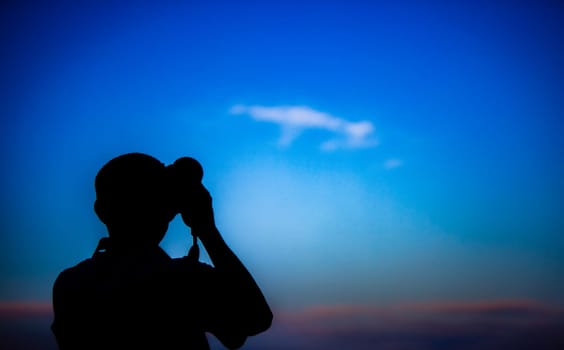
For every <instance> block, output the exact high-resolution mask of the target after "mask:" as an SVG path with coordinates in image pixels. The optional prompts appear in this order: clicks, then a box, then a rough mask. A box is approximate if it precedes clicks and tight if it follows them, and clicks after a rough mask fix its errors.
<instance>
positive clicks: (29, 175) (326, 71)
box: [0, 1, 564, 349]
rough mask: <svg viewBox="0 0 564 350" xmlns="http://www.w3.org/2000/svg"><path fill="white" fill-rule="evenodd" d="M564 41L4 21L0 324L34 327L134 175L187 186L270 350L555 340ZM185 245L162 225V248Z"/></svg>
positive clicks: (411, 16)
mask: <svg viewBox="0 0 564 350" xmlns="http://www.w3.org/2000/svg"><path fill="white" fill-rule="evenodd" d="M562 23H564V7H563V6H562V4H561V3H559V2H558V1H531V2H523V1H521V2H519V1H510V2H509V1H508V2H502V1H497V2H496V1H487V2H486V1H456V2H452V1H444V2H443V1H428V2H421V1H393V2H385V1H381V2H380V1H372V2H369V1H324V2H321V1H319V2H316V1H283V2H270V1H237V2H235V1H233V2H229V1H225V2H219V1H191V2H189V1H186V2H180V1H179V2H168V1H159V2H158V3H157V2H153V3H148V2H138V1H136V2H130V3H129V2H122V3H119V4H115V3H112V4H107V5H100V4H97V5H94V3H93V2H81V4H63V3H50V4H46V5H37V4H26V3H25V2H22V3H18V4H17V5H16V4H13V5H5V4H4V5H2V7H1V10H0V40H1V46H0V50H1V52H0V62H1V64H0V76H1V77H2V78H1V79H0V92H1V93H0V108H1V110H0V113H1V121H0V123H1V124H0V147H1V148H0V150H1V153H0V157H1V158H0V159H1V164H2V165H3V166H2V175H1V180H2V181H1V183H0V222H1V232H0V246H1V247H3V253H2V254H1V256H0V278H1V284H0V313H2V314H3V315H4V316H3V317H4V319H10V317H12V316H13V317H15V316H14V315H16V316H18V315H19V316H18V317H20V316H21V315H22V314H26V315H27V314H29V313H33V312H39V313H40V314H41V315H43V316H42V317H44V320H45V317H46V318H47V319H48V317H49V312H50V311H49V303H50V297H51V287H52V283H53V281H54V279H55V278H56V276H57V274H58V273H59V272H60V271H61V270H63V269H64V268H67V267H70V266H72V265H75V264H76V263H78V262H80V261H81V260H83V259H85V258H87V257H89V256H90V255H91V254H92V252H93V250H94V248H95V247H96V244H97V241H98V240H99V239H100V238H101V237H103V236H104V235H105V234H106V232H105V227H104V226H103V225H102V224H101V223H100V222H99V221H98V219H97V217H96V215H95V213H94V211H93V202H94V198H95V195H94V186H93V184H94V177H95V175H96V172H97V171H98V169H99V168H100V167H101V166H102V165H103V164H104V163H105V162H106V161H108V160H109V159H111V158H113V157H115V156H117V155H119V154H122V153H127V152H144V153H148V154H151V155H153V156H155V157H157V158H159V159H160V160H161V161H162V162H164V163H166V164H170V163H172V162H173V161H174V160H175V159H176V158H178V157H181V156H192V157H195V158H197V159H198V160H200V162H201V163H202V164H203V166H204V170H205V174H204V179H203V182H204V184H205V185H206V186H207V188H208V189H209V190H210V192H211V194H212V196H213V198H214V208H215V211H216V220H217V224H218V227H219V229H220V231H221V232H222V234H223V235H224V237H225V240H226V241H227V243H228V244H229V245H230V246H231V248H232V249H233V250H234V251H235V252H236V254H238V256H239V257H240V258H241V260H242V261H243V262H244V263H245V264H246V265H247V267H248V268H249V270H250V271H251V273H252V274H253V275H254V276H255V278H256V280H257V282H258V283H259V285H260V286H261V287H262V289H263V291H264V293H265V295H266V297H267V299H268V300H269V302H270V303H271V306H272V307H273V309H275V310H276V311H277V312H278V313H277V315H278V316H279V317H277V319H276V320H275V328H276V329H275V330H274V331H273V332H272V333H271V334H274V335H268V336H266V335H265V337H267V338H265V339H271V340H272V343H271V345H272V344H275V343H276V341H275V340H276V336H277V334H286V333H284V332H291V331H292V329H293V330H299V332H304V331H305V330H307V331H308V332H310V333H308V334H310V335H311V334H315V335H316V337H318V338H315V337H314V338H308V339H310V340H308V341H304V340H303V339H302V338H299V337H298V336H296V337H294V338H291V339H294V340H292V341H295V343H292V344H291V345H290V340H288V339H290V338H289V337H287V336H284V337H283V339H285V340H284V341H286V343H285V346H284V347H282V348H286V349H292V348H295V349H298V348H300V349H302V348H310V349H313V348H316V346H317V347H318V348H327V346H328V344H339V342H334V341H331V342H329V340H328V339H333V338H331V337H330V336H329V334H330V335H332V336H334V335H335V334H336V333H335V330H334V327H336V326H337V325H338V326H339V327H338V328H339V329H340V330H341V333H339V334H341V335H342V334H344V333H346V334H352V333H354V332H359V331H360V330H362V331H363V332H364V333H362V334H363V336H365V337H364V338H362V339H364V340H363V341H364V342H360V341H359V343H358V344H357V345H358V346H356V348H358V349H362V348H363V347H362V346H364V345H366V344H371V345H370V346H368V345H366V346H368V347H367V348H371V347H372V345H374V344H375V343H374V342H375V341H376V340H374V339H373V337H372V338H371V337H370V336H366V335H367V334H368V335H373V334H375V333H378V332H380V333H378V334H382V333H381V332H384V333H385V332H388V331H389V329H388V328H386V327H388V325H389V323H387V322H384V321H382V320H388V318H386V317H389V315H395V316H394V320H396V321H397V320H398V319H399V320H400V321H398V322H399V323H398V324H401V326H398V329H402V330H404V328H402V327H407V326H406V325H409V327H410V328H409V329H410V330H412V329H419V328H417V327H419V323H417V322H419V321H420V320H421V319H425V317H433V318H434V319H437V315H443V314H445V313H446V314H448V315H452V314H453V313H454V314H457V313H462V314H464V315H468V314H471V315H478V316H479V317H482V316H483V315H482V312H485V314H487V315H490V314H491V311H492V310H494V311H496V310H497V311H499V310H500V308H501V310H502V311H515V310H517V311H519V312H522V311H523V310H525V311H526V312H525V314H526V315H527V317H529V316H530V315H531V314H530V313H529V311H531V310H533V311H534V312H533V311H531V312H532V314H534V315H535V317H537V316H538V315H543V316H542V317H545V316H546V315H549V316H550V317H548V316H546V317H548V318H549V319H550V320H553V319H557V320H558V322H561V323H559V324H564V323H562V322H563V321H562V320H563V319H564V317H563V315H564V312H563V311H562V310H563V309H562V308H563V307H564V278H563V277H562V276H564V215H563V214H564V211H563V207H564V206H563V203H562V198H564V152H563V151H564V138H563V137H562V135H563V131H564V118H563V117H564V84H563V81H564V65H563V64H562V63H563V62H564V26H563V24H562ZM190 243H191V240H190V236H189V230H188V229H187V228H186V227H184V226H183V224H182V222H181V220H180V219H179V218H177V219H175V221H173V223H172V224H171V226H170V230H169V234H168V235H167V237H166V238H165V239H164V241H163V242H162V247H163V248H164V249H165V250H166V251H167V252H168V253H169V254H170V255H171V256H174V257H178V256H182V255H183V254H184V253H185V252H186V251H187V249H188V248H189V245H190ZM203 259H204V260H205V259H207V257H206V256H204V257H203ZM406 305H407V306H406ZM22 310H24V311H22ZM25 310H27V311H25ZM30 310H31V311H30ZM453 310H455V311H453ZM519 312H517V314H518V315H521V313H519ZM494 313H495V312H494ZM509 313H510V312H509ZM398 315H400V316H401V317H400V316H398ZM496 315H497V314H496ZM6 317H8V318H6ZM13 317H12V319H13ZM449 317H450V316H449ZM539 317H540V316H539ZM333 318H336V319H337V320H335V319H333ZM367 319H368V320H374V322H375V323H372V322H369V324H366V320H367ZM439 319H441V320H442V318H440V317H439ZM470 319H472V322H470V323H472V324H471V325H468V327H466V325H464V326H463V327H462V326H461V329H464V330H466V329H470V328H471V329H473V328H472V327H473V325H474V323H473V322H474V321H476V319H474V318H472V317H470ZM414 320H416V321H417V322H415V321H414ZM478 320H480V322H477V321H476V322H475V323H476V324H482V325H483V324H484V322H482V319H478ZM488 320H489V319H488ZM527 320H529V318H527ZM543 320H545V321H546V319H545V318H543ZM2 322H7V323H0V324H2V325H3V328H2V327H0V328H2V329H0V333H1V334H4V335H5V334H8V333H10V334H15V333H13V332H12V331H8V330H7V329H8V328H6V324H8V323H9V324H11V326H10V327H15V326H14V323H10V322H8V321H2ZM496 322H497V321H496ZM531 322H532V321H531ZM551 322H552V321H551ZM376 323H377V324H376ZM422 323H424V322H422ZM502 323H503V322H502ZM549 323H550V322H549ZM16 324H17V323H16ZM391 324H395V323H393V322H392V323H391ZM445 324H450V323H449V322H447V321H445ZM503 324H505V323H503ZM528 324H529V323H527V325H528ZM550 324H552V323H550ZM305 325H307V326H305ZM312 325H316V326H315V327H317V328H315V327H313V326H312ZM341 326H342V327H341ZM292 327H294V328H292ZM310 328H311V329H310ZM384 328H385V331H383V329H384ZM10 329H11V328H10ZM22 329H23V328H22ZM343 329H346V330H343ZM527 329H531V328H530V327H529V328H527ZM482 331H484V330H483V329H482ZM277 332H278V333H277ZM343 332H344V333H343ZM347 332H349V333H347ZM350 332H352V333H350ZM406 332H407V331H406ZM453 332H454V331H453ZM539 332H540V333H539V334H543V335H546V334H545V333H542V332H549V333H550V331H547V330H546V329H542V331H539ZM16 333H17V332H16ZM337 333H338V332H337ZM392 333H393V332H392ZM404 333H405V332H404ZM404 333H402V334H404ZM454 333H456V332H454ZM516 333H519V332H516ZM537 333H538V332H537ZM537 333H535V334H537ZM292 334H294V335H295V334H297V333H295V332H294V333H292ZM300 334H302V333H300ZM354 334H355V336H356V335H358V333H354ZM386 334H388V333H386ZM393 334H396V333H393ZM433 334H434V333H433ZM456 334H458V333H456ZM465 334H466V333H465ZM473 334H474V333H473ZM301 336H303V334H302V335H300V337H301ZM268 337H270V338H268ZM390 337H392V338H393V336H390ZM258 338H260V337H258ZM298 338H299V339H302V340H296V339H298ZM360 338H361V337H357V338H356V339H360ZM273 339H274V340H273ZM311 339H314V340H315V339H318V340H319V341H317V340H315V341H314V340H311ZM320 339H321V340H320ZM323 339H324V340H323ZM340 339H341V340H342V339H348V338H346V337H345V338H340ZM378 339H380V338H378ZM386 339H388V338H386ZM394 339H395V338H394ZM464 339H466V338H464ZM512 339H513V338H512ZM544 339H546V337H544ZM548 339H551V338H550V337H549V338H548ZM513 340H514V339H513ZM513 340H512V341H513ZM14 341H15V340H14ZM323 341H325V342H327V343H323ZM342 341H345V340H342ZM413 341H414V342H415V343H417V341H421V342H423V341H430V342H431V343H432V344H435V341H436V339H435V338H432V339H431V340H429V339H427V338H425V339H424V340H421V339H419V338H417V339H415V340H413ZM560 341H562V339H561V338H560ZM415 343H413V344H415ZM516 343H518V342H516ZM320 344H322V345H320ZM323 344H324V345H323ZM386 344H387V343H386ZM394 344H395V343H394ZM402 344H403V343H402ZM421 344H423V343H421ZM440 344H443V343H440ZM496 344H497V343H496ZM504 344H505V343H504ZM387 345H389V344H387ZM395 345H397V344H395ZM404 345H405V344H404ZM411 345H412V343H409V344H407V345H405V346H406V347H405V348H406V349H407V348H410V347H409V346H411ZM537 345H538V344H537ZM251 346H252V344H251ZM389 346H392V345H389ZM271 348H272V347H271ZM395 348H396V349H403V348H402V347H401V346H400V345H397V346H396V347H395ZM415 348H417V347H415ZM435 348H439V347H435Z"/></svg>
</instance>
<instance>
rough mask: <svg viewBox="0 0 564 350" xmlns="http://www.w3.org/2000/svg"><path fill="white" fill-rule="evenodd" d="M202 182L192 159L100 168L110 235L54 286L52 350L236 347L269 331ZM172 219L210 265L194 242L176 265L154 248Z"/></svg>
mask: <svg viewBox="0 0 564 350" xmlns="http://www.w3.org/2000/svg"><path fill="white" fill-rule="evenodd" d="M190 161H191V162H190ZM202 174H203V172H202V170H201V167H200V166H199V163H197V162H196V161H195V160H192V159H187V158H184V159H181V160H177V161H176V162H175V163H174V164H173V165H171V166H165V165H164V164H162V163H161V162H160V161H159V160H157V159H155V158H153V157H151V156H148V155H146V154H141V153H128V154H124V155H121V156H118V157H116V158H114V159H112V160H110V161H109V162H108V163H107V164H105V165H104V166H103V167H102V169H100V171H99V172H98V174H97V176H96V180H95V189H96V201H95V203H94V209H95V211H96V214H97V215H98V217H99V218H100V220H101V221H102V222H103V223H104V224H105V225H106V227H107V230H108V236H109V237H105V238H102V240H100V243H99V244H98V248H97V249H96V252H95V253H94V255H93V256H92V257H91V258H89V259H86V260H84V261H82V262H80V263H79V264H78V265H76V266H74V267H71V268H68V269H66V270H64V271H63V272H61V273H60V274H59V276H58V278H57V280H56V281H55V283H54V286H53V308H54V313H55V316H54V321H53V324H52V330H53V333H54V334H55V337H56V339H57V343H58V344H59V348H60V349H62V350H66V349H209V345H208V342H207V338H206V335H205V332H209V333H211V334H213V335H214V336H215V337H217V338H218V339H219V340H220V341H221V343H222V344H223V345H225V346H226V347H227V348H231V349H235V348H239V347H241V346H242V345H243V344H244V342H245V340H246V338H247V337H248V336H252V335H256V334H258V333H261V332H263V331H265V330H267V329H268V328H269V327H270V324H271V321H272V312H271V310H270V308H269V306H268V304H267V302H266V300H265V298H264V296H263V294H262V292H261V291H260V289H259V287H258V286H257V285H256V283H255V281H254V279H253V278H252V276H251V275H250V274H249V272H248V271H247V269H246V268H245V267H244V266H243V264H242V263H241V261H240V260H239V259H238V258H237V256H235V254H234V253H233V252H232V251H231V249H230V248H229V247H228V246H227V245H226V243H225V242H224V240H223V238H222V237H221V234H220V233H219V231H218V229H217V227H216V225H215V221H214V215H213V208H212V199H211V196H210V194H209V192H208V191H207V190H206V188H205V187H204V186H203V185H202V183H201V181H200V180H201V176H202ZM178 213H180V214H181V215H182V219H183V220H184V222H185V223H186V224H187V225H188V226H189V227H190V228H191V231H192V235H194V243H196V237H197V238H198V239H199V240H200V241H201V242H202V243H203V245H204V247H205V249H206V250H207V252H208V255H209V257H210V259H211V261H212V264H213V267H212V266H210V265H207V264H204V263H201V262H199V261H198V251H197V244H195V245H194V246H193V247H192V248H191V250H190V253H189V254H188V255H187V256H185V257H182V258H176V259H173V258H171V257H169V256H168V255H167V254H166V253H165V252H164V251H163V250H162V249H161V248H160V247H159V243H160V241H161V240H162V238H163V237H164V235H165V233H166V231H167V229H168V224H169V222H170V221H171V220H172V219H173V218H174V217H175V215H176V214H178Z"/></svg>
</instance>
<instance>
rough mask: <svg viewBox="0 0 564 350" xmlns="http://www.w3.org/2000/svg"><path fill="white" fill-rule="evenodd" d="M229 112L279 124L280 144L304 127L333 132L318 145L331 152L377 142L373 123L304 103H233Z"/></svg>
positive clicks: (289, 139)
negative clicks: (257, 104)
mask: <svg viewBox="0 0 564 350" xmlns="http://www.w3.org/2000/svg"><path fill="white" fill-rule="evenodd" d="M229 112H230V113H231V114H235V115H242V114H247V115H249V116H250V117H251V118H253V119H254V120H257V121H265V122H271V123H275V124H278V125H279V126H280V127H281V129H282V134H281V136H280V139H279V141H278V142H279V144H280V145H281V146H289V145H290V144H291V143H292V142H293V141H294V140H295V139H296V138H297V137H298V136H299V135H300V134H301V132H302V131H304V130H306V129H321V130H326V131H328V132H330V133H332V134H333V136H334V137H333V138H331V139H329V140H327V141H325V142H323V143H322V144H321V145H320V148H321V149H322V150H324V151H333V150H336V149H340V148H365V147H373V146H376V145H377V144H378V142H377V140H376V138H375V136H374V125H373V124H372V123H371V122H370V121H366V120H363V121H358V122H352V121H349V120H346V119H343V118H338V117H335V116H332V115H330V114H328V113H324V112H319V111H316V110H314V109H311V108H309V107H306V106H278V107H264V106H245V105H236V106H233V107H232V108H231V109H230V111H229Z"/></svg>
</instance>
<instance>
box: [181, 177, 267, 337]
mask: <svg viewBox="0 0 564 350" xmlns="http://www.w3.org/2000/svg"><path fill="white" fill-rule="evenodd" d="M192 196H193V198H192V200H191V202H192V204H191V205H190V208H188V211H189V213H183V214H182V218H183V220H184V222H185V223H186V224H187V225H188V226H190V227H191V228H192V233H193V234H195V235H196V236H197V237H198V238H199V239H200V240H201V242H202V244H203V245H204V247H205V249H206V251H207V252H208V255H209V257H210V259H211V261H212V263H213V265H214V267H215V269H216V270H217V272H218V274H219V275H220V276H222V278H224V280H225V284H226V287H227V288H228V290H227V291H225V294H226V295H228V299H229V302H230V303H231V305H230V307H229V312H232V313H235V315H232V317H233V319H234V320H236V322H237V328H238V329H240V330H241V331H242V332H244V333H245V335H246V336H252V335H256V334H258V333H261V332H264V331H265V330H267V329H268V328H269V327H270V325H271V323H272V318H273V315H272V311H271V310H270V307H269V306H268V303H267V302H266V299H265V297H264V295H263V293H262V291H261V290H260V288H259V287H258V285H257V284H256V282H255V280H254V278H253V277H252V276H251V274H250V273H249V271H248V270H247V268H246V267H245V266H244V265H243V263H242V262H241V261H240V260H239V258H238V257H237V256H236V255H235V253H233V251H232V250H231V249H230V248H229V246H228V245H227V244H226V243H225V241H224V240H223V237H222V236H221V234H220V232H219V230H218V229H217V227H216V224H215V220H214V214H213V206H212V198H211V196H210V194H209V192H208V191H207V190H206V188H205V187H204V186H203V185H201V186H198V188H197V189H195V191H194V192H193V193H192Z"/></svg>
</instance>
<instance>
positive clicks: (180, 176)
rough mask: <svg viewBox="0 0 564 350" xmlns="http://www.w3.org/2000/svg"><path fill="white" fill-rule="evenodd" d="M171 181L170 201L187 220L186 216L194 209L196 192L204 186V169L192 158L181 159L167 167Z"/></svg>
mask: <svg viewBox="0 0 564 350" xmlns="http://www.w3.org/2000/svg"><path fill="white" fill-rule="evenodd" d="M166 169H167V172H168V176H167V179H168V180H169V181H170V182H169V183H168V184H167V187H168V188H169V190H168V192H169V197H170V198H169V200H170V201H171V203H170V204H171V205H172V206H173V209H174V211H175V212H176V213H180V214H182V216H183V219H185V215H186V214H187V213H188V212H190V209H193V206H194V205H195V203H193V201H194V199H196V198H195V196H194V194H195V191H196V189H197V188H198V187H199V186H202V178H203V177H204V169H203V167H202V165H201V164H200V162H198V161H197V160H196V159H194V158H192V157H181V158H178V159H177V160H175V161H174V163H172V164H170V165H168V166H167V167H166Z"/></svg>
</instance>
